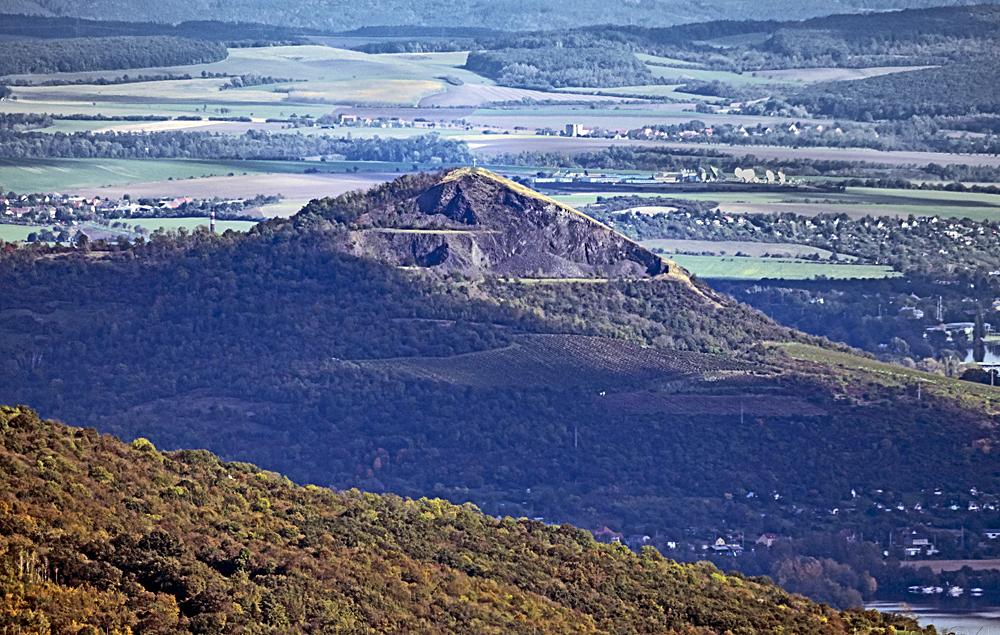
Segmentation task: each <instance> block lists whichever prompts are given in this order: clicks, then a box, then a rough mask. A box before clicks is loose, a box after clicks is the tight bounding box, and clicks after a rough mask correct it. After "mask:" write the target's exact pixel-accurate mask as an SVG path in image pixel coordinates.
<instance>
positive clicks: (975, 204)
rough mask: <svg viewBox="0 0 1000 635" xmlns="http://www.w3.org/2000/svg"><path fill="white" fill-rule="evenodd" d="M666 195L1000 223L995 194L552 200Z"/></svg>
mask: <svg viewBox="0 0 1000 635" xmlns="http://www.w3.org/2000/svg"><path fill="white" fill-rule="evenodd" d="M623 194H627V195H629V196H640V197H654V196H666V197H668V198H670V197H672V198H676V199H678V200H688V201H701V202H712V203H718V207H719V209H720V210H721V211H724V212H729V213H733V214H753V213H772V212H776V213H781V212H791V213H795V214H801V215H804V216H815V215H817V214H827V213H834V214H840V213H842V214H846V215H848V216H850V217H852V218H861V217H864V216H894V217H907V216H911V215H912V216H939V217H941V218H969V219H972V220H998V219H1000V194H988V193H975V192H952V191H946V190H902V189H879V188H863V187H849V188H846V190H845V191H844V192H816V191H805V190H804V191H801V192H799V191H794V190H789V191H785V192H764V191H762V192H755V191H753V190H752V189H751V190H747V191H742V192H733V191H731V190H727V191H719V192H712V191H707V192H681V193H674V194H671V193H666V194H663V193H656V192H623V191H620V192H614V191H604V192H586V193H555V194H553V197H554V198H555V199H556V200H558V201H560V202H562V203H566V204H567V205H574V206H577V207H581V206H585V205H591V204H593V203H596V202H597V200H598V199H599V198H610V197H613V196H621V195H623Z"/></svg>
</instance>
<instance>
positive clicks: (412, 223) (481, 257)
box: [305, 168, 687, 278]
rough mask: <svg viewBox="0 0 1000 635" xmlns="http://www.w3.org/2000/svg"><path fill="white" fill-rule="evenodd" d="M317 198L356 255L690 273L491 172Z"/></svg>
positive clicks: (439, 266)
mask: <svg viewBox="0 0 1000 635" xmlns="http://www.w3.org/2000/svg"><path fill="white" fill-rule="evenodd" d="M355 198H356V195H353V194H351V195H347V196H345V197H340V198H337V199H327V200H323V201H317V202H314V203H313V204H312V205H311V206H310V207H309V208H307V209H306V212H305V213H307V214H308V213H310V212H312V213H319V214H321V215H323V216H325V217H327V218H331V219H334V220H338V221H341V222H345V223H346V224H347V225H348V227H349V231H348V232H347V234H346V235H345V239H344V241H343V244H342V247H343V248H344V249H345V250H346V251H348V252H349V253H351V254H353V255H356V256H359V257H364V258H371V259H375V260H379V261H382V262H385V263H388V264H392V265H396V266H403V267H421V268H428V269H435V270H439V271H444V272H461V273H463V274H467V275H470V274H471V275H480V274H493V275H499V276H508V277H516V278H607V277H655V276H661V275H671V274H673V275H677V276H683V277H685V278H686V277H687V274H686V272H684V270H683V269H681V268H680V267H679V266H678V265H676V264H674V263H672V262H670V261H668V260H665V259H663V258H661V257H660V256H657V255H656V254H654V253H652V252H651V251H649V250H648V249H645V248H644V247H642V246H640V245H639V244H637V243H636V242H634V241H632V240H631V239H629V238H627V237H626V236H624V235H622V234H620V233H619V232H617V231H615V230H614V229H612V228H611V227H608V226H607V225H604V224H603V223H600V222H598V221H596V220H594V219H593V218H591V217H589V216H587V215H586V214H584V213H582V212H580V211H577V210H575V209H573V208H572V207H569V206H568V205H564V204H562V203H559V202H558V201H556V200H553V199H551V198H549V197H547V196H544V195H543V194H539V193H538V192H535V191H533V190H531V189H529V188H527V187H525V186H523V185H521V184H519V183H516V182H514V181H511V180H509V179H506V178H503V177H501V176H499V175H497V174H494V173H492V172H490V171H488V170H484V169H481V168H461V169H457V170H452V171H450V172H446V173H444V174H432V175H419V176H415V177H402V178H401V179H397V180H396V181H394V182H392V183H389V184H387V185H385V186H382V187H381V188H377V189H376V190H375V191H374V192H371V193H370V195H369V197H368V198H367V200H366V205H365V208H364V209H363V210H360V209H355V208H354V207H353V205H354V201H355Z"/></svg>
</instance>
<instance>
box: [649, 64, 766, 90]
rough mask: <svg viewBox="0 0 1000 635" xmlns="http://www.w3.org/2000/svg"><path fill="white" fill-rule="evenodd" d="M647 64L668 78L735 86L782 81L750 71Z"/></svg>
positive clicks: (659, 75)
mask: <svg viewBox="0 0 1000 635" xmlns="http://www.w3.org/2000/svg"><path fill="white" fill-rule="evenodd" d="M646 66H647V68H649V70H650V72H652V73H653V75H654V76H655V77H663V78H666V79H681V80H698V81H703V82H714V81H719V82H724V83H726V84H732V85H734V86H748V85H773V84H779V83H781V82H779V81H777V80H774V79H771V78H770V77H758V76H754V75H751V74H749V73H733V72H731V71H714V70H705V69H700V68H692V67H690V66H683V67H679V66H657V65H654V64H647V65H646Z"/></svg>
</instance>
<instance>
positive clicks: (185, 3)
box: [0, 0, 971, 30]
mask: <svg viewBox="0 0 1000 635" xmlns="http://www.w3.org/2000/svg"><path fill="white" fill-rule="evenodd" d="M956 4H971V3H966V2H945V1H943V0H888V1H885V2H873V1H872V0H832V1H829V2H818V1H815V0H812V1H809V2H793V1H791V0H763V1H761V2H755V3H752V4H748V3H747V2H744V1H743V0H720V1H719V2H699V3H690V2H683V1H680V0H649V1H646V2H621V3H617V2H600V1H598V0H581V1H580V2H576V3H574V4H573V5H572V6H569V5H566V4H565V3H559V2H554V1H552V0H543V1H541V2H536V1H533V0H477V1H474V2H463V3H454V2H450V1H448V0H428V1H415V0H389V1H381V0H359V1H358V2H340V1H336V0H293V1H292V2H278V1H277V0H234V1H232V2H216V1H214V0H174V1H172V2H153V1H152V0H87V1H86V2H75V1H73V0H0V13H24V14H37V15H49V16H68V17H81V18H89V19H95V20H123V19H128V20H134V21H149V22H167V23H175V22H184V21H194V20H219V21H224V22H257V23H262V24H271V25H282V26H295V27H308V28H322V29H334V30H338V29H354V28H359V27H364V26H370V25H425V26H467V27H480V28H489V29H498V30H525V29H529V30H530V29H554V28H565V27H575V26H585V25H592V24H634V25H644V26H667V25H671V24H681V23H691V22H701V21H709V20H770V19H781V20H795V19H803V18H810V17H815V16H820V15H829V14H834V13H857V12H865V11H886V10H892V9H905V8H919V7H931V6H938V5H956Z"/></svg>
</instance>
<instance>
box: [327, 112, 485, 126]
mask: <svg viewBox="0 0 1000 635" xmlns="http://www.w3.org/2000/svg"><path fill="white" fill-rule="evenodd" d="M334 121H335V122H336V124H337V125H338V126H341V127H344V128H383V129H393V128H419V129H426V130H441V129H447V130H472V129H473V127H474V126H472V125H471V124H469V123H466V122H465V121H463V120H455V121H437V120H430V119H424V118H421V117H417V118H416V119H404V118H402V117H371V116H365V115H359V114H357V113H350V112H341V113H337V115H336V116H335V117H334ZM475 127H480V128H481V127H482V126H475Z"/></svg>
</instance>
